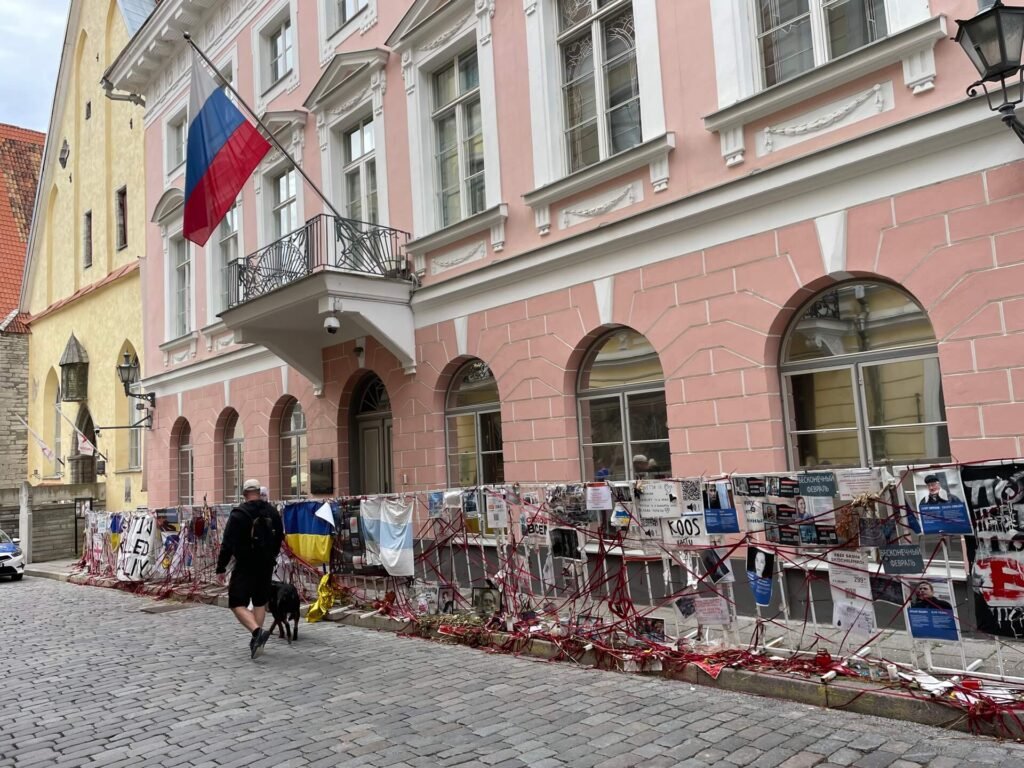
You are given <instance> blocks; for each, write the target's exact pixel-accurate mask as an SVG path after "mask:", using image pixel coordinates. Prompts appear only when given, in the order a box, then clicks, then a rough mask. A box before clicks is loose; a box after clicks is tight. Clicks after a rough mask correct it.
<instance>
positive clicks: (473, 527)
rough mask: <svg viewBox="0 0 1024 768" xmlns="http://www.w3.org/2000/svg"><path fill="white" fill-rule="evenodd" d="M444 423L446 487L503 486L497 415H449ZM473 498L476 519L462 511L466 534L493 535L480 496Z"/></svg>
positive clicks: (477, 413)
mask: <svg viewBox="0 0 1024 768" xmlns="http://www.w3.org/2000/svg"><path fill="white" fill-rule="evenodd" d="M447 422H448V424H447V429H448V477H449V484H451V485H455V486H461V487H473V486H477V485H491V484H495V485H500V484H501V483H504V482H505V459H504V453H503V449H502V438H501V411H500V410H494V411H477V412H475V413H463V414H458V415H451V416H448V417H447ZM476 498H477V510H476V511H477V513H478V514H479V517H473V516H472V515H471V513H470V511H469V510H468V509H467V510H466V512H467V514H466V531H467V532H468V533H481V532H483V533H486V534H493V533H494V531H493V530H492V529H491V528H488V527H487V518H486V512H485V509H484V506H483V504H484V501H483V495H482V494H479V495H478V496H477V497H476Z"/></svg>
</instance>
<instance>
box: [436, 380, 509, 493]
mask: <svg viewBox="0 0 1024 768" xmlns="http://www.w3.org/2000/svg"><path fill="white" fill-rule="evenodd" d="M445 428H446V432H447V443H446V444H447V446H448V450H447V453H448V485H449V486H452V487H455V486H459V487H465V486H477V485H488V484H491V483H503V482H505V458H504V454H503V453H502V441H501V405H500V403H499V400H498V382H496V381H495V380H494V374H493V373H491V369H490V368H488V367H487V363H485V362H483V361H482V360H473V361H471V362H469V363H466V364H465V365H464V366H462V367H461V368H460V369H459V370H458V371H457V372H456V373H455V376H453V377H452V385H451V388H450V389H449V390H448V402H447V405H446V407H445Z"/></svg>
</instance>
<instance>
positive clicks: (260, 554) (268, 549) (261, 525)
mask: <svg viewBox="0 0 1024 768" xmlns="http://www.w3.org/2000/svg"><path fill="white" fill-rule="evenodd" d="M246 511H247V512H248V510H246ZM249 519H250V520H251V521H252V528H251V530H250V531H249V549H250V554H251V555H252V558H251V559H252V560H253V561H254V562H260V563H273V562H274V561H275V560H276V559H277V552H278V546H277V534H276V533H275V531H274V524H273V521H272V520H271V519H270V515H268V514H266V513H265V512H264V511H263V510H257V511H256V512H254V513H249Z"/></svg>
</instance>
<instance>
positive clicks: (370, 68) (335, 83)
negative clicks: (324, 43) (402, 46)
mask: <svg viewBox="0 0 1024 768" xmlns="http://www.w3.org/2000/svg"><path fill="white" fill-rule="evenodd" d="M390 55H391V54H390V53H389V52H388V51H386V50H384V49H383V48H368V49H366V50H363V51H348V52H345V53H337V54H335V55H334V56H333V57H332V58H331V63H330V64H328V65H327V68H326V69H325V70H324V73H323V75H321V77H320V80H318V81H317V84H316V85H314V86H313V90H312V91H310V94H309V96H308V97H307V98H306V101H305V102H304V103H303V106H304V107H305V108H306V109H308V110H309V111H310V112H320V111H323V110H325V109H327V108H329V107H336V106H337V104H338V102H342V101H345V99H346V98H349V99H351V98H355V99H357V100H360V101H361V100H362V97H363V96H364V95H365V94H366V91H368V90H369V89H370V87H371V86H372V82H371V76H372V74H373V73H374V72H375V71H377V70H380V69H381V68H383V67H384V65H385V64H386V63H387V60H388V56H390Z"/></svg>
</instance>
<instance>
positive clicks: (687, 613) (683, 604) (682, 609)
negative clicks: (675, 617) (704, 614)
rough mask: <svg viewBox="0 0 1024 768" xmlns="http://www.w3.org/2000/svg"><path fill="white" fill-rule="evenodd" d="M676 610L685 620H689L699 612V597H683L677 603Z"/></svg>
mask: <svg viewBox="0 0 1024 768" xmlns="http://www.w3.org/2000/svg"><path fill="white" fill-rule="evenodd" d="M675 606H676V610H678V611H679V615H680V616H682V617H683V618H684V619H688V618H690V617H691V616H693V615H694V614H695V613H696V612H697V596H696V595H683V596H681V597H679V598H677V599H676V601H675Z"/></svg>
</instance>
